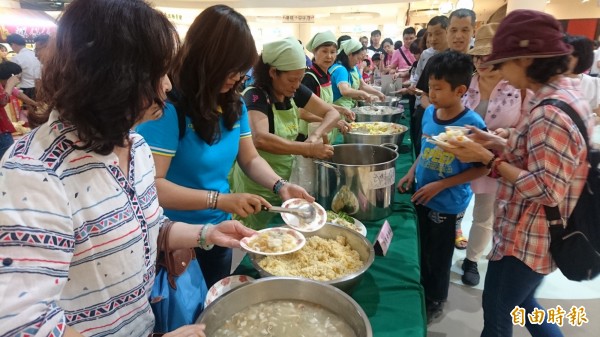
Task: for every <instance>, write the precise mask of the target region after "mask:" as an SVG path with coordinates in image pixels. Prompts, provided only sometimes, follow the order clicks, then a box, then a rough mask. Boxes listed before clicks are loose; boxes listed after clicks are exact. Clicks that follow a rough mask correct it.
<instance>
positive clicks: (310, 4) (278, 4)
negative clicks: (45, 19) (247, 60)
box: [154, 0, 428, 8]
mask: <svg viewBox="0 0 600 337" xmlns="http://www.w3.org/2000/svg"><path fill="white" fill-rule="evenodd" d="M408 2H428V1H412V0H376V1H375V2H374V3H371V6H373V5H377V4H398V3H408ZM154 3H155V4H156V5H157V6H164V7H175V8H198V7H209V6H212V5H217V4H226V5H228V6H231V7H233V8H315V7H348V6H358V5H364V3H365V2H364V0H363V1H361V0H328V1H324V0H294V1H291V0H221V1H211V0H155V1H154Z"/></svg>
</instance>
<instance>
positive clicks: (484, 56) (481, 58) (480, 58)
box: [473, 55, 490, 63]
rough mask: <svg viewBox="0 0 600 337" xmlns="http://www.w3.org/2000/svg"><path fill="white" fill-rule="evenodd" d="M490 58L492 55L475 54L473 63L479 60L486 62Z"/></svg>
mask: <svg viewBox="0 0 600 337" xmlns="http://www.w3.org/2000/svg"><path fill="white" fill-rule="evenodd" d="M489 59H490V55H473V63H475V62H477V61H481V62H486V61H487V60H489Z"/></svg>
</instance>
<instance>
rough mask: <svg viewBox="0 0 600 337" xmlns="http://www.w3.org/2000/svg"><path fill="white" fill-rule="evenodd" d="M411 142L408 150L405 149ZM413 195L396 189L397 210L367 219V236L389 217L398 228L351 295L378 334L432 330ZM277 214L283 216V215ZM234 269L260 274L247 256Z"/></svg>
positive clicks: (402, 168)
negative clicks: (426, 301) (376, 218)
mask: <svg viewBox="0 0 600 337" xmlns="http://www.w3.org/2000/svg"><path fill="white" fill-rule="evenodd" d="M406 111H408V109H406ZM407 115H408V114H407ZM407 118H408V117H407ZM401 123H402V124H405V125H407V124H408V120H402V122H401ZM407 134H408V132H407ZM408 138H409V137H408V136H407V135H406V136H405V137H404V144H403V146H402V148H401V150H400V152H405V153H400V156H399V158H398V160H397V162H396V182H398V180H399V179H400V178H401V177H403V176H404V174H405V173H406V172H407V171H408V169H409V168H410V166H411V165H412V163H413V160H414V157H413V155H412V150H410V149H412V147H411V144H410V139H408ZM407 146H408V149H409V150H408V151H406V150H405V151H402V149H406V148H407ZM410 196H411V195H410V194H400V193H398V192H396V195H395V197H394V198H395V200H394V205H393V207H392V209H393V213H392V214H391V215H390V216H389V217H387V218H386V219H382V220H378V221H363V223H364V224H365V226H366V227H367V238H368V239H369V241H371V242H374V240H375V236H376V235H377V233H378V232H379V229H380V228H381V225H382V224H383V222H384V221H385V220H388V221H389V223H390V225H391V227H392V230H393V232H394V237H393V239H392V243H391V245H390V248H389V250H388V252H387V255H386V256H376V257H375V261H374V262H373V265H371V267H370V268H369V270H367V272H366V273H365V275H364V278H363V280H362V282H361V283H360V284H359V285H358V286H357V287H356V288H355V289H354V292H353V293H352V295H351V296H352V298H354V299H355V300H356V302H358V304H360V306H361V307H362V308H363V310H364V311H365V312H366V314H367V316H368V317H369V321H370V322H371V326H372V328H373V336H375V337H387V336H389V337H425V336H426V335H427V325H426V315H425V309H424V308H425V305H424V303H425V300H424V297H425V295H424V292H423V288H422V286H421V283H420V282H419V274H420V267H419V260H420V259H419V240H418V234H417V228H418V227H417V216H416V213H415V210H414V207H413V204H412V203H411V201H410ZM276 219H279V221H281V218H280V217H277V218H276ZM234 274H245V275H250V276H252V277H255V278H258V277H259V275H258V272H257V271H256V270H255V269H254V267H252V263H251V262H250V260H249V258H248V257H247V256H246V257H245V258H244V259H243V261H242V263H241V264H240V266H239V267H238V268H237V269H236V271H235V272H234Z"/></svg>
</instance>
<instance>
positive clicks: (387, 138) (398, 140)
mask: <svg viewBox="0 0 600 337" xmlns="http://www.w3.org/2000/svg"><path fill="white" fill-rule="evenodd" d="M369 123H379V124H386V125H388V126H389V127H394V128H395V129H397V130H399V131H398V132H393V133H390V134H381V135H371V134H367V133H364V132H361V129H362V128H363V126H365V125H367V124H369ZM353 125H357V126H358V127H357V128H354V129H353V130H351V131H350V132H348V133H346V134H345V135H344V143H346V144H372V145H381V144H386V143H391V144H396V145H397V146H402V142H403V141H404V134H405V133H406V131H408V127H406V126H404V125H402V124H397V123H382V122H363V123H353Z"/></svg>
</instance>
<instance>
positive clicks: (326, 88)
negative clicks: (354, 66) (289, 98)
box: [300, 31, 355, 143]
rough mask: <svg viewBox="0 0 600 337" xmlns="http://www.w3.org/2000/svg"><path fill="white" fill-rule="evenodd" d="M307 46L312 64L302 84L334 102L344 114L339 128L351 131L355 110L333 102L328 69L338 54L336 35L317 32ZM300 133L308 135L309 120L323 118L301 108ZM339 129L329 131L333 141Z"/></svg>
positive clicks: (343, 130) (316, 120)
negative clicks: (311, 57)
mask: <svg viewBox="0 0 600 337" xmlns="http://www.w3.org/2000/svg"><path fill="white" fill-rule="evenodd" d="M306 48H307V49H308V50H310V51H311V52H312V53H313V60H312V65H311V66H310V67H308V69H307V70H306V73H305V74H304V78H303V79H302V84H304V85H305V86H306V87H307V88H308V89H310V90H311V91H312V92H314V93H315V95H317V96H319V98H321V99H322V100H323V101H325V102H327V103H329V104H332V105H333V107H334V108H335V109H336V110H337V111H338V112H339V113H340V114H341V115H342V116H343V118H342V119H341V120H340V121H339V122H338V125H337V128H338V129H339V130H340V131H341V132H342V133H346V132H348V131H350V124H349V123H348V122H347V121H354V118H355V115H354V112H352V111H350V110H349V109H348V108H346V107H343V106H339V105H335V104H333V89H332V87H331V75H329V73H328V72H327V69H329V67H331V66H332V65H333V63H334V62H335V58H336V55H337V43H336V38H335V35H334V34H333V33H332V32H331V31H325V32H320V33H317V34H315V36H313V38H312V39H311V40H310V41H308V43H307V44H306ZM300 113H301V117H302V118H304V119H301V120H300V134H302V135H308V122H321V121H322V118H320V117H317V116H315V115H313V114H310V113H308V111H306V110H304V109H300ZM336 130H337V129H333V130H332V131H331V132H330V133H329V135H328V136H329V140H330V141H331V142H332V143H333V142H335V138H336V136H337V134H338V133H337V132H336Z"/></svg>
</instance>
